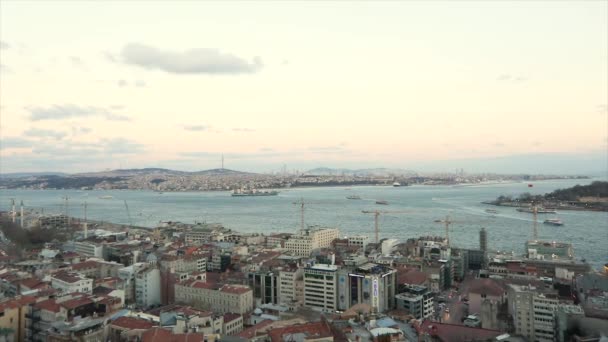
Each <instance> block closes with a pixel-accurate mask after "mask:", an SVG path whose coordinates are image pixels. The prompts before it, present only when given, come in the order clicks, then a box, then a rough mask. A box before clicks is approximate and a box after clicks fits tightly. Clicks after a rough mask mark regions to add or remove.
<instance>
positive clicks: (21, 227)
mask: <svg viewBox="0 0 608 342" xmlns="http://www.w3.org/2000/svg"><path fill="white" fill-rule="evenodd" d="M21 228H23V200H21Z"/></svg>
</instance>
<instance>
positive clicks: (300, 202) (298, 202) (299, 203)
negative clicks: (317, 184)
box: [293, 197, 315, 230]
mask: <svg viewBox="0 0 608 342" xmlns="http://www.w3.org/2000/svg"><path fill="white" fill-rule="evenodd" d="M293 204H295V205H298V206H300V229H302V230H303V229H304V228H305V226H304V211H305V209H304V207H305V206H306V205H307V204H315V203H314V202H304V198H303V197H302V198H300V200H299V201H297V202H293Z"/></svg>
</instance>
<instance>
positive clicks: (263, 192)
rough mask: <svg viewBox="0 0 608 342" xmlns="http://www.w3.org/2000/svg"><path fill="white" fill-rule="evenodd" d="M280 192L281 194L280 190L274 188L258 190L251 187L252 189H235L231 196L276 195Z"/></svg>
mask: <svg viewBox="0 0 608 342" xmlns="http://www.w3.org/2000/svg"><path fill="white" fill-rule="evenodd" d="M278 194H279V192H278V191H274V190H272V191H266V190H257V189H251V190H243V189H238V190H234V191H233V192H232V194H231V195H230V196H232V197H250V196H276V195H278Z"/></svg>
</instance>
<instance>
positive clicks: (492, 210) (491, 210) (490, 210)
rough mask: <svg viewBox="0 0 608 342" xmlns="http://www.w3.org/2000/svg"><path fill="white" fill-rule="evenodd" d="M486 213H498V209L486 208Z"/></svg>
mask: <svg viewBox="0 0 608 342" xmlns="http://www.w3.org/2000/svg"><path fill="white" fill-rule="evenodd" d="M486 213H488V214H498V210H496V209H486Z"/></svg>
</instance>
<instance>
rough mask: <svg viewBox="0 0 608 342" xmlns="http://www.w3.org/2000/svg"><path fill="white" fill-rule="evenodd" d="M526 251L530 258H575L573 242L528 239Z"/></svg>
mask: <svg viewBox="0 0 608 342" xmlns="http://www.w3.org/2000/svg"><path fill="white" fill-rule="evenodd" d="M526 252H527V253H528V257H529V258H530V259H555V258H560V259H573V258H574V250H573V249H572V244H570V243H565V242H556V241H551V242H549V241H526Z"/></svg>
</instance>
